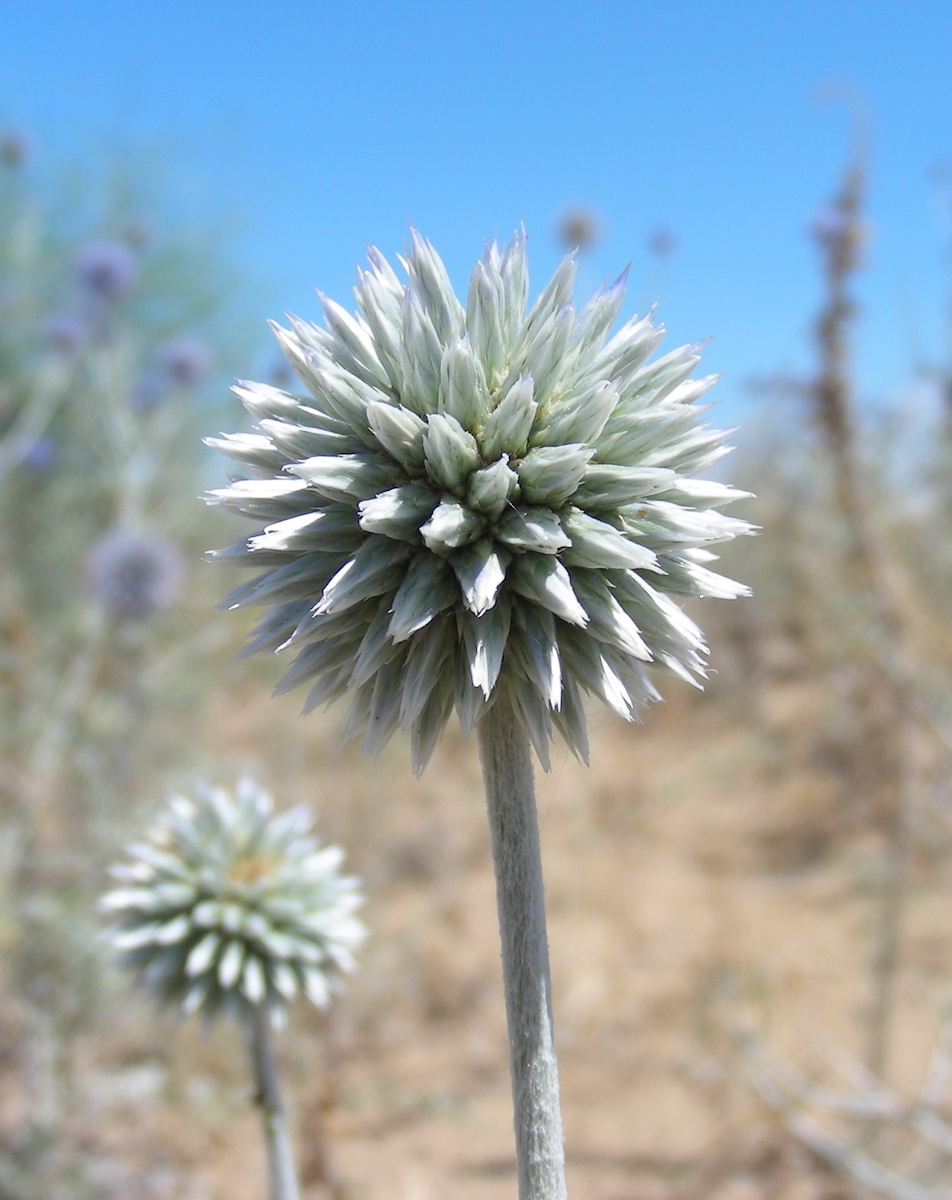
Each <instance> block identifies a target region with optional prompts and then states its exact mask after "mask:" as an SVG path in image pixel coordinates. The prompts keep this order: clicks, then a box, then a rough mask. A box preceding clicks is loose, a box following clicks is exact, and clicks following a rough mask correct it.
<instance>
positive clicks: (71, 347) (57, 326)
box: [46, 313, 89, 355]
mask: <svg viewBox="0 0 952 1200" xmlns="http://www.w3.org/2000/svg"><path fill="white" fill-rule="evenodd" d="M46 336H47V338H48V339H49V343H50V346H52V348H53V349H54V350H56V351H58V352H59V353H60V354H65V355H70V354H75V353H76V351H77V350H79V349H80V348H81V347H82V346H84V345H85V344H86V342H88V341H89V326H88V325H87V324H86V322H85V321H84V320H83V318H82V317H78V316H76V315H75V314H73V313H59V314H58V315H57V316H55V317H50V319H49V321H48V322H47V324H46Z"/></svg>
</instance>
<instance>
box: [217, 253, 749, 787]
mask: <svg viewBox="0 0 952 1200" xmlns="http://www.w3.org/2000/svg"><path fill="white" fill-rule="evenodd" d="M369 258H370V269H369V270H368V271H361V272H360V273H359V278H358V283H357V286H356V288H355V295H356V298H357V304H358V308H359V312H358V313H357V314H355V315H353V316H352V315H350V314H348V313H347V312H346V311H345V310H344V309H343V308H341V307H340V306H339V305H337V304H335V303H334V302H333V301H331V300H328V299H326V298H325V297H323V296H322V297H321V304H322V306H323V310H324V316H325V320H326V326H327V327H326V328H321V327H319V326H317V325H312V324H309V323H307V322H305V321H301V320H298V319H296V318H291V328H290V329H284V328H281V327H279V326H275V327H274V330H275V335H276V337H277V339H278V342H279V344H280V345H281V347H282V349H283V350H284V353H285V354H286V356H287V358H288V359H289V361H290V362H291V364H292V366H293V367H294V369H295V371H296V372H297V374H298V376H299V377H300V379H301V380H302V382H303V383H304V385H305V387H306V388H307V390H308V392H309V395H308V396H307V397H306V398H305V399H301V398H299V397H297V396H293V395H291V394H289V393H287V392H285V391H282V390H280V389H278V388H275V387H270V386H266V385H263V384H257V383H244V384H242V385H241V386H239V387H238V388H236V389H235V390H236V392H237V394H238V396H239V397H240V398H241V399H242V401H243V402H244V404H245V406H246V407H247V408H248V410H249V411H250V412H251V413H252V414H253V415H254V416H255V417H256V418H257V421H258V426H257V429H258V431H257V432H255V433H250V434H235V435H231V436H226V437H223V438H221V439H213V440H212V441H211V444H212V445H214V446H216V447H217V448H219V449H220V450H222V451H223V452H224V453H225V454H227V455H229V456H230V457H231V458H233V459H235V460H237V461H238V462H240V463H242V464H244V466H245V468H246V470H247V472H248V474H250V475H251V476H252V477H251V478H249V479H240V480H237V481H235V482H233V483H232V484H231V486H229V487H227V488H224V489H222V490H220V491H217V492H213V493H212V496H211V501H212V502H213V503H217V504H220V505H223V506H225V507H227V508H230V509H232V510H233V511H236V512H238V513H241V514H244V515H246V516H248V517H252V518H254V519H255V520H257V521H258V522H259V523H261V522H263V523H264V528H263V529H261V530H260V531H259V532H258V533H256V534H255V535H253V536H251V537H247V538H242V539H240V541H238V542H237V543H235V544H234V545H233V546H231V547H229V548H228V549H227V550H225V551H220V552H218V554H217V555H215V556H214V557H220V558H224V559H226V560H227V561H229V562H233V563H237V564H239V565H247V566H249V567H252V568H262V569H263V570H262V574H260V575H258V576H257V577H256V578H254V579H253V580H251V582H250V583H246V584H244V585H242V586H241V587H238V588H237V589H235V591H234V592H232V593H231V595H230V597H229V598H228V600H227V601H226V603H229V604H230V605H231V606H232V607H236V608H237V607H240V606H244V605H251V604H265V605H268V606H269V607H268V611H267V612H266V614H265V615H264V618H263V619H262V621H261V622H260V624H259V626H258V628H257V630H256V632H255V635H254V637H253V640H252V643H251V648H252V649H254V650H274V649H283V648H288V649H290V650H292V651H295V652H296V658H295V660H294V663H293V665H292V666H291V668H290V670H289V671H288V672H287V674H286V675H285V676H284V678H283V680H282V681H281V683H280V684H279V685H278V687H279V690H281V691H283V690H286V689H288V688H292V687H296V686H298V685H299V684H304V683H308V684H310V687H311V690H310V694H309V696H308V699H307V701H306V706H305V709H306V711H307V710H309V709H311V708H313V707H314V706H315V705H316V704H319V703H321V702H324V701H330V700H333V699H335V698H337V697H338V696H341V695H343V694H344V693H345V692H351V693H352V694H353V703H352V706H351V710H350V715H349V718H348V732H350V733H354V732H357V731H359V730H361V729H366V739H365V745H366V748H367V749H368V750H370V751H371V752H374V751H376V750H377V749H379V748H380V747H381V746H382V745H383V744H384V743H385V742H386V741H387V739H388V738H389V737H390V736H391V734H392V733H393V732H394V730H395V729H397V728H398V727H400V728H403V729H405V730H408V731H409V732H410V734H411V739H412V751H413V760H414V768H415V769H416V770H417V771H420V770H422V768H423V766H424V765H425V763H426V761H427V759H428V758H429V756H430V754H431V752H432V750H433V747H434V745H435V743H436V741H437V739H438V737H439V735H440V732H441V731H442V729H443V726H444V725H445V723H446V721H447V719H448V717H449V715H450V713H451V711H452V709H453V707H454V705H455V707H456V710H457V712H458V713H459V717H460V720H461V723H462V725H463V728H464V730H468V729H470V728H472V727H473V725H474V724H475V723H476V722H477V721H478V720H479V718H480V717H481V716H482V714H483V713H484V712H485V710H486V708H487V706H488V705H489V704H491V703H492V702H493V699H494V697H495V696H496V695H497V693H498V690H499V689H501V688H504V689H506V690H507V691H508V693H509V695H510V697H511V701H512V704H513V706H514V708H515V711H516V713H517V714H518V719H519V720H520V721H521V722H522V723H523V724H524V726H525V728H526V730H527V731H528V733H529V734H530V736H531V737H532V740H533V743H534V745H535V747H536V750H537V752H538V754H539V756H540V759H541V760H542V762H543V765H547V756H548V743H549V739H550V737H551V736H552V732H553V728H554V729H556V730H558V731H559V732H560V733H561V734H562V736H563V737H564V738H565V739H566V741H567V742H568V744H569V746H570V747H571V748H572V750H573V751H575V752H576V753H577V754H579V755H581V756H582V757H585V756H586V754H587V748H586V732H585V718H584V714H583V710H582V693H585V692H587V693H592V694H594V695H596V696H599V697H600V698H601V699H602V700H604V701H605V702H606V703H607V704H608V705H610V706H611V708H612V709H614V711H615V712H617V713H619V714H620V715H622V716H623V717H625V718H628V719H631V718H632V717H633V715H634V713H635V710H636V706H637V705H638V704H640V703H642V702H645V701H648V700H651V699H656V698H657V693H656V691H655V689H654V687H653V686H652V684H651V682H650V681H649V679H648V677H647V675H646V674H645V671H644V665H645V664H648V663H653V664H655V665H657V666H660V667H663V668H667V669H668V670H671V671H673V672H675V673H676V674H678V675H682V676H685V677H688V678H693V676H695V675H700V674H703V663H702V659H701V655H702V653H703V652H704V650H705V647H704V642H703V637H702V634H701V631H700V630H699V629H698V627H697V626H696V625H695V624H694V622H693V621H691V620H689V619H688V617H687V616H685V614H684V613H683V612H682V611H681V608H680V607H679V605H678V604H677V603H676V602H675V601H674V600H672V599H671V597H672V595H674V596H697V595H709V596H723V597H732V596H737V595H739V594H741V593H742V592H744V591H745V590H746V589H744V588H743V587H741V586H740V585H738V584H735V583H732V582H731V581H729V580H727V579H724V578H723V577H721V576H719V575H715V574H714V573H712V572H711V571H710V570H708V568H707V566H706V564H707V563H708V562H709V561H710V560H711V559H713V558H714V557H715V556H714V555H713V554H711V553H710V551H709V550H708V549H707V547H708V546H709V545H710V544H711V543H715V542H721V541H725V540H727V539H729V538H732V537H734V536H735V535H737V534H738V533H744V532H749V531H750V529H751V527H750V526H749V525H746V524H745V523H744V522H741V521H738V520H735V519H733V518H730V517H726V516H723V515H722V514H721V513H720V512H718V511H717V509H718V508H719V507H721V506H722V505H724V504H725V503H727V502H728V501H730V500H732V499H734V498H736V497H737V496H738V495H740V494H742V493H738V492H736V491H734V490H733V489H731V488H729V487H726V486H725V485H723V484H720V483H710V482H699V481H696V480H694V479H691V478H689V476H691V475H693V474H694V473H695V472H697V471H701V470H703V469H705V468H706V467H707V466H709V465H710V464H711V463H712V462H714V460H715V459H717V458H718V457H719V456H720V454H721V453H723V447H722V446H721V440H722V436H723V435H722V434H720V433H719V432H716V431H711V430H709V429H707V428H706V427H703V426H699V425H698V423H697V416H698V408H697V404H696V402H697V401H698V400H699V398H700V397H701V396H702V395H703V394H704V393H705V392H706V391H707V389H708V388H709V387H710V386H711V384H712V383H713V382H714V379H713V378H712V377H708V378H706V379H701V380H696V381H692V380H691V379H690V378H689V376H690V375H691V373H692V371H693V370H694V368H695V366H696V365H697V363H698V361H699V358H698V354H697V350H696V348H695V347H692V346H686V347H682V348H681V349H679V350H675V351H673V352H672V353H670V354H668V355H666V356H665V357H663V358H659V359H656V360H655V361H654V362H651V363H649V362H648V361H647V359H648V357H649V355H650V354H651V353H652V351H653V350H654V349H655V347H656V346H657V345H658V343H659V341H660V340H661V337H662V333H663V331H662V330H660V329H657V328H655V327H654V326H653V325H652V322H651V320H650V317H646V318H642V319H640V320H639V319H638V318H634V319H632V320H630V321H629V322H628V323H627V324H625V325H623V326H622V328H621V329H620V330H619V331H618V332H617V333H616V334H615V335H614V336H613V337H609V330H610V329H611V327H612V325H613V324H614V322H615V320H616V318H617V317H618V314H619V312H620V309H621V305H622V301H623V299H624V294H625V287H624V277H622V278H621V279H619V280H618V281H617V282H616V283H615V284H613V285H612V286H611V287H609V288H607V289H605V290H603V291H601V292H599V293H597V294H596V295H595V296H594V297H593V298H592V299H591V300H590V301H589V303H588V304H586V305H585V306H584V307H583V308H582V309H581V310H580V311H579V312H576V310H575V308H574V307H573V304H572V287H573V283H574V276H575V264H574V261H573V260H572V258H571V256H570V257H568V258H566V259H565V260H564V261H563V262H562V264H561V266H560V267H559V268H558V270H557V271H556V273H555V275H554V276H553V278H552V279H551V281H550V282H549V283H548V284H547V285H546V286H545V288H544V289H543V290H542V292H541V294H540V295H539V297H538V299H537V300H536V301H535V303H534V304H533V305H532V307H531V308H530V309H529V311H528V313H527V311H526V309H527V300H528V288H529V284H528V275H527V268H526V255H525V239H524V236H516V237H515V238H514V240H513V241H512V243H511V244H510V246H509V247H508V249H507V250H506V251H505V252H500V250H499V248H498V247H497V246H496V245H495V244H493V245H491V246H489V247H488V248H487V250H486V253H485V254H484V255H483V257H482V259H481V260H480V261H479V262H477V264H476V267H475V270H474V271H473V275H472V280H471V283H470V288H469V296H468V300H467V303H466V306H465V307H464V306H463V305H462V304H461V303H460V302H459V300H458V299H457V298H456V296H455V294H454V292H453V289H452V286H451V284H450V281H449V278H448V276H447V273H446V269H445V267H444V265H443V263H442V261H441V260H440V258H439V257H438V256H437V254H436V252H435V251H434V250H433V248H432V246H430V244H429V243H428V242H426V241H424V240H423V239H422V238H420V237H419V236H418V235H417V234H416V233H413V236H412V246H411V248H410V250H409V252H408V254H407V257H406V259H405V260H404V259H401V260H400V261H401V265H402V266H403V268H404V270H405V272H406V274H407V277H408V278H407V280H406V282H401V280H400V279H399V278H398V276H397V275H396V273H395V272H394V270H393V269H392V268H391V266H390V264H389V263H388V262H387V261H386V259H385V258H383V256H382V255H381V254H380V253H379V252H378V251H377V250H375V249H371V250H370V252H369Z"/></svg>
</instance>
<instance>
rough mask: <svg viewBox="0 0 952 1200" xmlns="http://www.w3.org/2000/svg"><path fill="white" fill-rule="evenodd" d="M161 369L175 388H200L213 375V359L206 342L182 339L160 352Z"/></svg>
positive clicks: (169, 344) (177, 339)
mask: <svg viewBox="0 0 952 1200" xmlns="http://www.w3.org/2000/svg"><path fill="white" fill-rule="evenodd" d="M158 357H159V367H160V369H161V371H162V374H163V375H164V376H165V377H166V378H167V379H168V381H169V383H170V384H171V385H172V386H173V387H180V388H193V387H198V385H199V384H200V383H203V382H204V381H205V380H206V379H207V378H208V376H209V375H210V374H211V369H212V357H211V354H210V353H209V350H208V347H207V346H206V345H205V343H204V342H200V341H198V340H197V339H196V338H188V337H181V338H175V339H174V341H171V342H166V344H165V345H164V346H163V347H162V348H161V349H160V350H159V356H158Z"/></svg>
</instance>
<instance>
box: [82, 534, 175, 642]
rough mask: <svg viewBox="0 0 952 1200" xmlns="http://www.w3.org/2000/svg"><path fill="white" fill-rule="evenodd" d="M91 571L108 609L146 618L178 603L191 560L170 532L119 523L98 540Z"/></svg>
mask: <svg viewBox="0 0 952 1200" xmlns="http://www.w3.org/2000/svg"><path fill="white" fill-rule="evenodd" d="M86 573H87V579H88V583H89V587H90V590H91V591H92V592H93V594H94V595H95V596H96V597H97V598H98V599H99V601H100V603H101V604H102V605H103V606H104V607H105V608H106V610H107V611H108V612H110V613H112V615H113V616H115V617H119V618H120V619H127V620H136V619H140V620H141V619H143V618H146V617H151V616H153V615H154V614H155V613H157V612H159V611H161V610H163V609H167V608H171V607H172V605H173V604H174V603H175V601H176V600H177V599H178V596H179V592H180V590H181V586H182V579H183V576H184V574H185V564H184V562H183V559H182V555H181V553H180V551H179V550H178V547H177V546H175V545H174V544H173V543H172V542H169V541H167V540H166V539H165V538H160V537H155V536H154V535H153V534H148V533H138V532H134V531H132V530H127V529H113V530H111V531H110V532H109V533H107V534H105V535H104V536H103V537H102V538H100V540H99V541H98V542H96V544H95V545H94V546H93V548H92V550H91V551H90V553H89V557H88V559H87V562H86Z"/></svg>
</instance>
